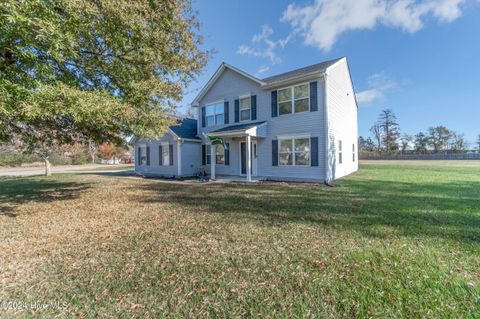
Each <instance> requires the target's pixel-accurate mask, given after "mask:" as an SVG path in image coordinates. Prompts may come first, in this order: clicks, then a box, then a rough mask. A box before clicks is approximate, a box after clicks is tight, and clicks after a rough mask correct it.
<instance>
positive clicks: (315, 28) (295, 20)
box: [281, 0, 467, 51]
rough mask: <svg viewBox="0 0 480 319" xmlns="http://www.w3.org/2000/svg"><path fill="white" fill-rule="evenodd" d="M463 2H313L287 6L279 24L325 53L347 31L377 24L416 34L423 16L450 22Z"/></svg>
mask: <svg viewBox="0 0 480 319" xmlns="http://www.w3.org/2000/svg"><path fill="white" fill-rule="evenodd" d="M465 1H467V0H315V2H314V3H313V4H310V5H304V6H301V5H296V4H290V5H289V6H288V7H287V10H285V12H284V13H283V16H282V19H281V20H282V21H284V22H288V23H290V25H291V27H292V28H293V31H294V33H296V34H300V35H301V36H303V38H304V41H305V43H306V44H308V45H312V46H316V47H319V48H321V49H323V50H325V51H328V50H330V49H331V47H332V46H333V45H334V44H335V42H336V41H337V39H338V37H339V36H340V35H341V34H342V33H344V32H347V31H349V30H365V29H366V30H369V29H374V28H375V27H377V26H378V25H385V26H389V27H395V28H400V29H403V30H405V31H407V32H412V33H413V32H417V31H419V30H420V29H422V28H423V20H424V19H425V18H426V17H427V16H432V17H434V18H436V19H437V20H438V21H439V22H452V21H454V20H455V19H457V18H459V17H460V16H461V15H462V11H461V5H462V4H463V3H464V2H465Z"/></svg>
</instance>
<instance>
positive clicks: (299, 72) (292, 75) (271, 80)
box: [191, 57, 345, 106]
mask: <svg viewBox="0 0 480 319" xmlns="http://www.w3.org/2000/svg"><path fill="white" fill-rule="evenodd" d="M342 59H345V57H341V58H338V59H334V60H329V61H324V62H321V63H317V64H313V65H309V66H306V67H303V68H299V69H295V70H293V71H289V72H285V73H281V74H278V75H274V76H270V77H267V78H264V79H261V80H260V79H258V78H256V77H254V76H253V75H251V74H248V73H247V72H245V71H242V70H240V69H238V68H236V67H234V66H232V65H230V64H228V63H225V62H222V64H220V66H219V67H218V69H217V70H216V71H215V73H214V74H213V76H212V77H211V78H210V80H208V82H207V84H206V85H205V86H204V87H203V88H202V90H201V91H200V93H198V95H197V97H195V99H194V100H193V101H192V103H191V105H192V106H198V102H199V101H200V100H201V99H202V98H203V97H204V96H205V94H206V93H207V92H208V90H210V88H211V87H212V86H213V84H214V83H215V82H216V81H217V79H218V78H219V77H220V75H221V74H222V73H223V72H224V71H225V70H226V69H230V70H232V71H234V72H236V73H238V74H240V75H242V76H244V77H246V78H248V79H250V80H252V81H254V82H257V83H258V84H260V86H262V87H264V88H267V87H272V86H274V85H275V84H277V83H278V84H280V83H283V82H286V81H291V80H295V79H297V78H303V77H306V76H312V75H316V74H318V73H322V72H325V71H326V70H327V69H328V68H329V67H331V66H332V65H334V64H335V63H337V62H338V61H340V60H342Z"/></svg>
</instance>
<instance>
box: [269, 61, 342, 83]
mask: <svg viewBox="0 0 480 319" xmlns="http://www.w3.org/2000/svg"><path fill="white" fill-rule="evenodd" d="M341 59H343V57H342V58H338V59H334V60H329V61H325V62H321V63H317V64H312V65H309V66H306V67H303V68H300V69H296V70H293V71H289V72H285V73H281V74H278V75H273V76H270V77H267V78H264V79H262V81H263V82H265V83H266V84H273V83H276V82H283V81H287V80H291V79H294V78H297V77H303V76H306V75H308V74H312V73H317V72H325V70H327V68H329V67H330V66H332V65H334V64H335V63H337V62H338V61H340V60H341Z"/></svg>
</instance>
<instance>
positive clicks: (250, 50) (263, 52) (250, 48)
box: [237, 25, 290, 64]
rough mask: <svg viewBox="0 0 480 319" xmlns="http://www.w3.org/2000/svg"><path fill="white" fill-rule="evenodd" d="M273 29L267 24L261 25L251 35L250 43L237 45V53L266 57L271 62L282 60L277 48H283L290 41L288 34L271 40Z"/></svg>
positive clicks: (275, 62) (276, 62)
mask: <svg viewBox="0 0 480 319" xmlns="http://www.w3.org/2000/svg"><path fill="white" fill-rule="evenodd" d="M273 33H274V32H273V29H272V28H271V27H270V26H268V25H262V30H261V32H260V33H258V34H255V35H254V36H253V37H252V40H251V45H245V44H242V45H241V46H239V47H238V50H237V53H238V54H241V55H248V56H252V57H262V58H268V59H269V60H270V62H271V63H272V64H278V63H281V62H282V59H281V58H280V57H279V56H278V53H277V50H278V49H282V48H284V47H285V46H286V45H287V44H288V42H289V41H290V35H289V36H287V37H286V38H285V39H278V40H272V39H271V36H272V35H273Z"/></svg>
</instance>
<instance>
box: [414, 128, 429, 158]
mask: <svg viewBox="0 0 480 319" xmlns="http://www.w3.org/2000/svg"><path fill="white" fill-rule="evenodd" d="M428 143H429V139H428V136H427V135H425V133H423V132H419V133H418V134H417V135H415V140H414V144H415V152H416V153H420V154H424V153H426V152H427V150H428Z"/></svg>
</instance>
